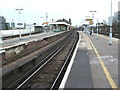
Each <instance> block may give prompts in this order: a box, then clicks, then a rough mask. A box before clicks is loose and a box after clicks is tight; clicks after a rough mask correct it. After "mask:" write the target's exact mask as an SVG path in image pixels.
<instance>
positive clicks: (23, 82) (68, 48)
mask: <svg viewBox="0 0 120 90" xmlns="http://www.w3.org/2000/svg"><path fill="white" fill-rule="evenodd" d="M77 40H78V33H77V32H73V33H72V34H70V35H69V36H68V37H67V38H66V39H65V40H64V41H62V42H61V43H62V44H61V45H60V46H59V47H57V48H56V49H55V50H53V52H52V53H50V54H49V55H47V56H46V57H45V58H44V59H42V60H40V61H41V62H39V64H37V65H35V66H34V67H33V68H32V69H31V70H29V71H28V72H27V73H25V74H24V75H22V77H20V78H19V79H17V80H16V81H15V82H13V83H12V84H10V85H9V86H8V87H7V88H14V89H16V90H17V89H19V88H28V89H32V88H48V89H52V88H58V86H59V84H60V81H61V80H62V76H63V75H64V72H65V69H66V68H67V65H68V63H69V60H70V58H71V56H72V52H73V51H74V48H75V45H76V42H77Z"/></svg>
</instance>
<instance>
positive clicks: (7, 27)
mask: <svg viewBox="0 0 120 90" xmlns="http://www.w3.org/2000/svg"><path fill="white" fill-rule="evenodd" d="M5 26H6V29H7V30H8V29H10V23H9V22H7V23H6V24H5Z"/></svg>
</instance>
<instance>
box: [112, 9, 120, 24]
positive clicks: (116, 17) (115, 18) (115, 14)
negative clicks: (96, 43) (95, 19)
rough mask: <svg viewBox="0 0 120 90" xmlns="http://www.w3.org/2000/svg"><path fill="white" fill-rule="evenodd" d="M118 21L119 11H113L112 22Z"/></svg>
mask: <svg viewBox="0 0 120 90" xmlns="http://www.w3.org/2000/svg"><path fill="white" fill-rule="evenodd" d="M118 22H120V11H118V12H115V13H114V17H113V23H118Z"/></svg>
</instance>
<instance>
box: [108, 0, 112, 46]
mask: <svg viewBox="0 0 120 90" xmlns="http://www.w3.org/2000/svg"><path fill="white" fill-rule="evenodd" d="M110 19H111V20H110V21H111V22H110V33H109V37H110V39H109V45H112V0H111V15H110Z"/></svg>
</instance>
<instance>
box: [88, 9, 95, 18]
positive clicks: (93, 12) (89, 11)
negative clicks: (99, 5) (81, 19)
mask: <svg viewBox="0 0 120 90" xmlns="http://www.w3.org/2000/svg"><path fill="white" fill-rule="evenodd" d="M89 12H91V13H92V19H94V13H95V12H96V11H89Z"/></svg>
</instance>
